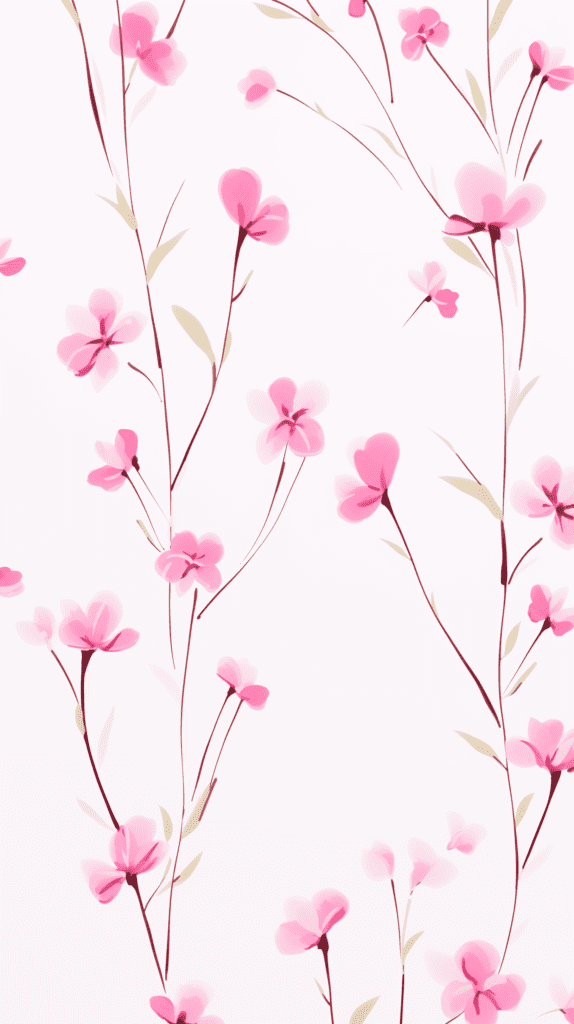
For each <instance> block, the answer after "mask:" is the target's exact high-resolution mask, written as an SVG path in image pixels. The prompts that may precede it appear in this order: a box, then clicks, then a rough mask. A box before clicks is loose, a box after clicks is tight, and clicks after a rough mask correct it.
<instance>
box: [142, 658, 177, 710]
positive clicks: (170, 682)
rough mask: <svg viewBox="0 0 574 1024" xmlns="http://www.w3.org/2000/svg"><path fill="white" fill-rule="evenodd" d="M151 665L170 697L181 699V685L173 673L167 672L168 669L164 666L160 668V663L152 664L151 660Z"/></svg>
mask: <svg viewBox="0 0 574 1024" xmlns="http://www.w3.org/2000/svg"><path fill="white" fill-rule="evenodd" d="M149 667H150V668H151V670H152V672H153V674H154V676H155V677H156V679H159V681H160V683H161V685H162V686H164V687H165V689H166V690H167V692H168V693H169V695H170V697H173V699H174V700H177V701H179V687H178V685H177V683H176V681H175V679H174V678H173V676H172V675H171V673H170V672H166V670H165V669H164V668H160V667H159V665H152V664H151V662H150V666H149Z"/></svg>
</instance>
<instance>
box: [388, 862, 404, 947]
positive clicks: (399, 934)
mask: <svg viewBox="0 0 574 1024" xmlns="http://www.w3.org/2000/svg"><path fill="white" fill-rule="evenodd" d="M391 889H392V893H393V902H394V904H395V915H396V918H397V933H398V936H399V956H402V953H403V943H402V939H401V920H400V917H399V905H398V903H397V892H396V889H395V880H394V878H391Z"/></svg>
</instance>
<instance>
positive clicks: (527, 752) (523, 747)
mask: <svg viewBox="0 0 574 1024" xmlns="http://www.w3.org/2000/svg"><path fill="white" fill-rule="evenodd" d="M506 756H507V758H508V760H509V761H510V762H511V763H512V764H515V765H517V766H518V768H532V767H533V766H534V765H535V764H536V754H535V753H534V751H533V749H532V747H531V746H530V744H529V743H527V742H526V740H521V739H517V738H514V739H510V740H507V741H506Z"/></svg>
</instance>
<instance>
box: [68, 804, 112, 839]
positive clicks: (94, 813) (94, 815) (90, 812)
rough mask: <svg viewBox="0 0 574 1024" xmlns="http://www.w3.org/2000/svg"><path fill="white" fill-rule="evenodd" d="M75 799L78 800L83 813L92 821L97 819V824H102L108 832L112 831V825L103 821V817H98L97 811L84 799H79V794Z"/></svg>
mask: <svg viewBox="0 0 574 1024" xmlns="http://www.w3.org/2000/svg"><path fill="white" fill-rule="evenodd" d="M76 800H77V801H78V803H79V805H80V807H81V808H82V810H83V812H84V814H87V815H88V817H89V818H92V819H93V820H94V821H97V823H98V825H102V827H103V828H108V829H109V830H110V832H113V831H114V830H113V828H112V826H111V825H108V823H107V821H104V819H103V818H102V817H100V815H99V814H98V812H97V811H94V808H93V807H90V805H89V804H87V803H86V801H85V800H80V798H79V796H78V797H76Z"/></svg>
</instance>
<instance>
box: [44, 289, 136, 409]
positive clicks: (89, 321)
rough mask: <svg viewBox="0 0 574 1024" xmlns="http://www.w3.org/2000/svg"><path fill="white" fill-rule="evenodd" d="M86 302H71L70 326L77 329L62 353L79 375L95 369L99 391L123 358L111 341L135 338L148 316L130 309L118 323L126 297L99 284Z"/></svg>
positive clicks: (66, 340) (94, 381) (94, 379)
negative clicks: (78, 303) (80, 303)
mask: <svg viewBox="0 0 574 1024" xmlns="http://www.w3.org/2000/svg"><path fill="white" fill-rule="evenodd" d="M88 306H89V308H88V309H86V308H85V307H84V306H68V308H67V310H66V320H67V323H68V327H70V328H71V330H73V331H75V332H76V333H74V334H70V335H68V337H66V338H62V340H61V341H60V342H59V344H58V349H57V351H58V356H59V357H60V359H61V360H62V362H63V363H64V364H65V365H66V367H67V368H68V370H70V372H71V373H73V374H75V375H76V377H85V376H86V374H87V373H91V372H92V371H93V373H92V384H93V385H94V388H95V389H96V391H101V390H102V388H103V387H105V385H106V384H107V383H108V382H109V381H110V380H111V379H112V377H115V375H116V373H117V372H118V370H119V366H120V364H119V361H118V358H117V356H116V355H115V353H114V352H112V351H111V348H110V346H111V345H125V344H126V343H127V342H129V341H135V339H136V338H139V336H140V334H141V332H142V331H143V329H144V327H145V325H146V323H147V318H146V317H145V316H144V315H143V314H142V313H127V314H126V315H125V316H124V317H122V319H121V320H120V321H119V322H118V323H117V324H115V327H114V323H115V319H116V316H117V314H118V313H119V311H120V309H121V306H122V300H121V298H120V296H119V295H118V294H117V293H116V292H109V291H107V290H106V289H105V288H97V289H96V291H95V292H92V294H91V295H90V298H89V302H88Z"/></svg>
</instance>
